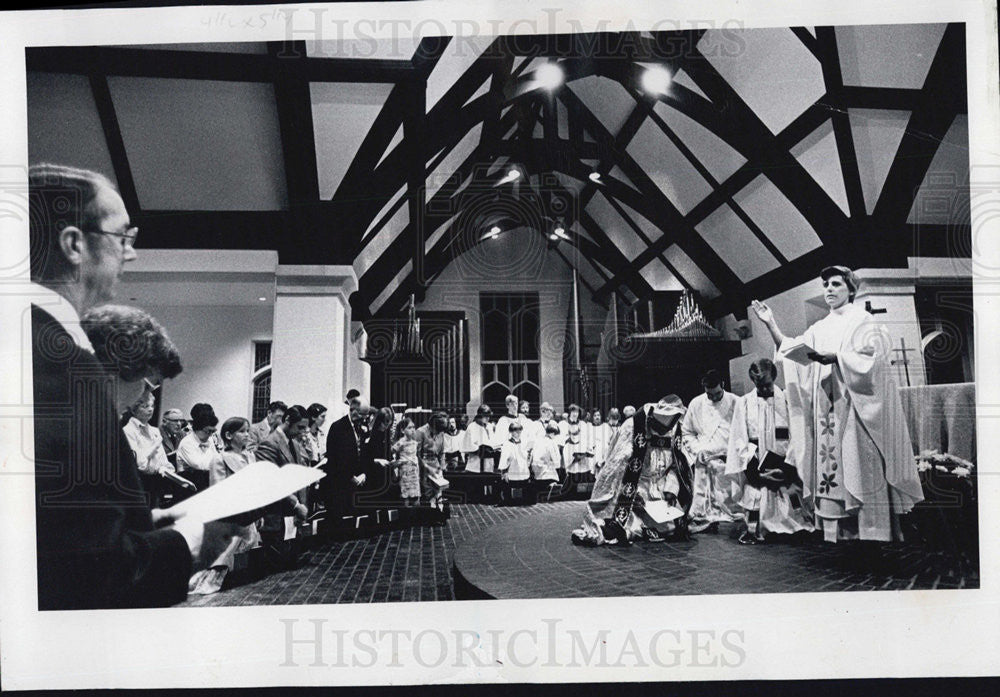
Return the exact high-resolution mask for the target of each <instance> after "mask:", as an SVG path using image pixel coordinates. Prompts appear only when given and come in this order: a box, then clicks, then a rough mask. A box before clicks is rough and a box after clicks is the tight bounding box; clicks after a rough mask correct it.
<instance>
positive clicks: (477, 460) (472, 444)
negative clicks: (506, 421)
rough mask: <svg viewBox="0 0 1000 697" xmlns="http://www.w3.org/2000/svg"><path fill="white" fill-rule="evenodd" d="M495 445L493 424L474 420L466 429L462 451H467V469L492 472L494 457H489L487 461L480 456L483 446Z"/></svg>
mask: <svg viewBox="0 0 1000 697" xmlns="http://www.w3.org/2000/svg"><path fill="white" fill-rule="evenodd" d="M483 445H485V446H488V447H491V448H492V447H493V424H491V423H489V422H487V423H486V425H482V424H480V423H479V422H477V421H473V422H472V423H470V424H469V426H468V428H466V429H465V442H464V443H462V452H463V453H465V470H466V471H467V472H492V471H493V458H492V457H487V458H486V459H485V461H482V458H481V457H480V456H479V448H480V447H481V446H483Z"/></svg>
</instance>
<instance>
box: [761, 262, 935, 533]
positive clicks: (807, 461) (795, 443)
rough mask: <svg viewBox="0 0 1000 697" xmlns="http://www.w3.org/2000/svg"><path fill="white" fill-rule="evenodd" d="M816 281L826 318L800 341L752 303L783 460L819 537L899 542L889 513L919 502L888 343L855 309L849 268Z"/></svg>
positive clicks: (764, 308) (855, 288)
mask: <svg viewBox="0 0 1000 697" xmlns="http://www.w3.org/2000/svg"><path fill="white" fill-rule="evenodd" d="M820 277H821V279H822V282H823V294H824V295H823V297H824V300H825V301H826V304H827V306H828V307H829V308H830V313H829V314H828V315H827V316H826V317H824V318H823V319H821V320H819V321H818V322H816V323H815V324H813V325H812V326H811V327H809V328H808V329H807V330H806V331H805V333H804V334H803V335H802V336H800V337H796V338H788V337H786V336H785V335H784V334H783V333H782V332H781V330H780V329H779V328H778V325H777V322H776V321H775V319H774V314H773V313H772V312H771V309H770V308H769V307H768V306H767V305H765V304H764V303H761V302H759V301H757V300H754V302H753V309H754V312H755V313H756V314H757V316H758V317H759V318H760V319H761V321H762V322H764V324H765V326H766V327H767V329H768V331H769V332H770V333H771V337H772V338H773V339H774V342H775V344H776V346H777V355H778V357H779V358H780V359H781V365H782V369H783V371H784V376H785V392H786V396H787V399H788V418H789V426H790V430H791V439H790V442H789V446H788V456H787V460H788V461H789V462H790V463H791V464H793V465H795V467H796V468H797V469H798V471H799V472H800V473H801V475H802V480H803V483H804V489H805V491H806V495H807V497H809V498H810V499H811V500H810V501H808V503H809V504H810V505H811V506H812V508H813V509H814V511H815V515H816V520H815V524H816V527H817V528H821V529H822V530H823V537H824V539H826V540H827V541H828V542H836V541H837V540H844V539H858V538H859V539H861V540H872V541H883V542H884V541H889V540H892V539H893V538H894V537H898V536H899V533H898V525H897V524H896V522H897V521H896V515H898V514H902V513H907V512H909V511H910V510H912V509H913V506H914V505H916V504H917V503H919V502H920V501H922V500H923V491H922V489H921V486H920V479H919V478H918V475H917V466H916V462H915V461H914V459H913V447H912V445H911V443H910V434H909V431H908V429H907V425H906V419H905V418H904V416H903V413H902V404H901V402H900V398H899V390H898V387H897V385H896V381H895V380H894V379H893V377H892V374H891V369H890V364H889V358H890V356H889V347H890V343H889V340H888V337H887V332H886V330H885V328H884V327H881V326H879V325H878V324H877V323H876V322H875V321H874V320H873V319H872V317H871V315H869V314H868V313H867V312H865V310H864V309H863V308H861V307H858V306H856V305H855V304H854V298H855V296H856V295H857V292H858V287H859V285H860V282H859V280H858V278H857V276H856V275H855V274H854V272H853V271H851V270H850V269H849V268H847V267H846V266H830V267H827V268H825V269H823V270H822V271H821V272H820Z"/></svg>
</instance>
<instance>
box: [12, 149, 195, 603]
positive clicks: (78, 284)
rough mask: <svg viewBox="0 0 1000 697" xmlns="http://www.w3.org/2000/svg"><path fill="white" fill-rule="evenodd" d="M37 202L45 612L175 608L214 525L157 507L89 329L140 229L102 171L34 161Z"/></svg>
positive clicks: (38, 445)
mask: <svg viewBox="0 0 1000 697" xmlns="http://www.w3.org/2000/svg"><path fill="white" fill-rule="evenodd" d="M28 199H29V208H30V215H29V221H30V225H29V227H30V236H31V281H32V287H31V301H32V307H31V321H32V327H31V328H32V367H33V388H34V401H35V418H34V437H35V497H36V498H35V520H36V530H37V547H36V549H37V565H38V608H39V609H40V610H70V609H96V608H112V607H150V606H162V605H172V604H174V603H176V602H178V601H180V600H183V599H184V598H185V596H186V594H187V586H188V579H189V578H190V576H191V572H192V569H193V568H194V566H195V562H196V561H198V560H199V557H200V555H201V551H202V543H203V538H205V537H206V534H205V526H204V523H203V522H202V521H200V520H194V519H190V518H188V519H185V518H181V519H179V520H171V517H170V514H169V512H168V511H158V510H154V511H151V510H150V507H149V504H148V502H147V497H146V493H145V492H144V491H143V489H142V485H141V483H140V480H139V472H138V469H137V466H136V462H135V458H134V456H133V454H132V450H131V448H130V447H129V445H128V442H127V440H126V439H125V435H124V433H123V432H122V430H121V429H120V428H119V427H118V420H117V415H116V413H115V409H116V405H115V399H114V397H113V395H112V388H113V385H114V379H113V376H111V375H110V374H109V373H108V372H107V369H106V367H105V366H104V365H103V364H102V363H101V362H99V361H98V360H97V358H96V357H95V356H94V351H93V346H92V345H91V343H90V340H89V339H88V337H87V335H86V333H85V332H84V331H83V329H82V328H81V326H80V316H81V315H82V314H83V313H84V312H85V311H87V310H89V309H91V308H94V307H96V306H98V305H101V304H104V303H108V302H110V301H111V300H112V299H113V298H114V292H115V287H116V285H117V283H118V281H119V279H120V278H121V275H122V270H123V268H124V265H125V262H127V261H131V260H133V259H135V258H136V253H135V249H134V248H133V245H134V243H135V237H136V230H135V228H134V227H132V225H131V223H130V222H129V215H128V211H127V210H126V209H125V204H124V202H123V201H122V199H121V196H119V195H118V193H117V191H115V187H114V186H113V185H112V184H111V182H110V181H109V180H108V179H107V178H106V177H104V176H102V175H100V174H97V173H96V172H90V171H87V170H81V169H73V168H70V167H62V166H59V165H36V166H33V167H31V169H30V171H29V174H28ZM154 519H155V520H156V521H157V522H158V523H160V524H161V527H159V528H154ZM164 523H166V525H164ZM205 541H206V554H207V553H208V547H210V546H211V545H209V544H207V540H205Z"/></svg>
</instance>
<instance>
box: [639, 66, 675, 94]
mask: <svg viewBox="0 0 1000 697" xmlns="http://www.w3.org/2000/svg"><path fill="white" fill-rule="evenodd" d="M672 80H673V78H672V77H671V75H670V72H669V71H668V70H667V69H666V68H664V67H662V66H654V67H652V68H647V69H646V70H645V71H644V72H643V73H642V80H641V82H642V89H644V90H646V92H649V93H650V94H664V93H666V91H667V90H668V89H669V88H670V82H671V81H672Z"/></svg>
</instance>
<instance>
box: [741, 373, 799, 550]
mask: <svg viewBox="0 0 1000 697" xmlns="http://www.w3.org/2000/svg"><path fill="white" fill-rule="evenodd" d="M777 376H778V369H777V367H776V366H775V365H774V362H773V361H771V360H770V359H768V358H761V359H760V360H757V361H754V362H753V363H752V364H751V365H750V380H751V381H753V383H754V385H755V387H754V389H752V390H751V391H750V392H748V393H747V394H745V395H743V396H742V397H739V398H738V399H737V400H736V407H735V408H734V409H733V421H732V425H731V427H730V431H729V451H728V453H727V455H726V476H727V477H728V478H730V481H731V482H732V486H734V487H735V488H736V489H735V491H734V498H736V499H737V501H738V503H739V506H740V507H741V508H742V509H743V510H744V512H745V516H746V521H747V530H746V531H745V532H744V533H743V534H742V535H741V536H740V538H739V542H740V544H744V545H752V544H756V543H758V542H760V541H763V540H764V535H765V533H776V534H792V533H796V532H799V531H803V530H804V531H811V530H812V529H813V525H812V515H811V513H810V512H809V511H807V510H805V509H804V508H803V505H802V500H803V498H804V497H803V495H802V485H801V475H797V476H794V477H789V476H786V475H785V473H783V472H782V471H781V470H777V469H771V468H765V467H764V466H763V465H762V463H764V461H765V459H766V457H767V453H774V454H775V455H779V456H781V458H784V457H785V455H786V453H787V451H788V405H787V403H786V402H785V393H784V391H783V390H782V389H781V388H780V387H778V386H776V385H775V384H774V380H775V378H776V377H777ZM755 481H756V485H755V484H754V482H755Z"/></svg>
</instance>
